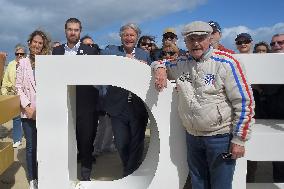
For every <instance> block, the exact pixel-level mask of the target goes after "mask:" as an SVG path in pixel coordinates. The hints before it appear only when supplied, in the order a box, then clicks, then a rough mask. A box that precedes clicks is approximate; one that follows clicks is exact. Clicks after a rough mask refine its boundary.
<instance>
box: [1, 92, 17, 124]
mask: <svg viewBox="0 0 284 189" xmlns="http://www.w3.org/2000/svg"><path fill="white" fill-rule="evenodd" d="M19 114H20V97H19V96H18V95H5V96H4V95H0V124H2V123H6V122H7V121H10V120H11V119H13V118H14V117H16V116H17V115H19Z"/></svg>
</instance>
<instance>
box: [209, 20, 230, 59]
mask: <svg viewBox="0 0 284 189" xmlns="http://www.w3.org/2000/svg"><path fill="white" fill-rule="evenodd" d="M208 24H209V25H210V26H211V27H212V29H213V32H212V34H211V45H212V47H213V48H214V49H218V50H220V51H224V52H228V53H231V54H235V52H234V51H233V50H231V49H227V48H225V47H224V46H223V45H221V44H220V39H221V37H222V32H221V27H220V25H219V24H218V22H215V21H212V20H211V21H209V22H208Z"/></svg>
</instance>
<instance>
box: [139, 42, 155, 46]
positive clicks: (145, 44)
mask: <svg viewBox="0 0 284 189" xmlns="http://www.w3.org/2000/svg"><path fill="white" fill-rule="evenodd" d="M141 46H143V47H146V46H148V47H152V43H146V42H142V43H141Z"/></svg>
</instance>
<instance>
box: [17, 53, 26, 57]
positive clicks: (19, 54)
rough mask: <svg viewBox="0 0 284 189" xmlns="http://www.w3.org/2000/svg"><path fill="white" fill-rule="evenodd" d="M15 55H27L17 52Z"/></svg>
mask: <svg viewBox="0 0 284 189" xmlns="http://www.w3.org/2000/svg"><path fill="white" fill-rule="evenodd" d="M15 56H25V53H15Z"/></svg>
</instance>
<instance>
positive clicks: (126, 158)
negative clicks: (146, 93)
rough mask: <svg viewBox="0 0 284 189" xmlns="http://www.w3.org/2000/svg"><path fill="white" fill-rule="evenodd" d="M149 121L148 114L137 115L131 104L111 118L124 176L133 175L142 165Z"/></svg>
mask: <svg viewBox="0 0 284 189" xmlns="http://www.w3.org/2000/svg"><path fill="white" fill-rule="evenodd" d="M147 121H148V116H147V114H142V115H135V112H134V111H133V106H132V104H131V103H129V104H128V105H127V107H125V109H124V110H123V112H121V114H119V115H118V116H111V124H112V130H113V135H114V142H115V145H116V148H117V150H118V152H119V155H120V159H121V161H122V164H123V176H127V175H129V174H131V173H133V172H134V171H135V170H136V169H137V168H138V167H139V166H140V164H141V159H142V156H143V150H144V138H145V129H146V125H147Z"/></svg>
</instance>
